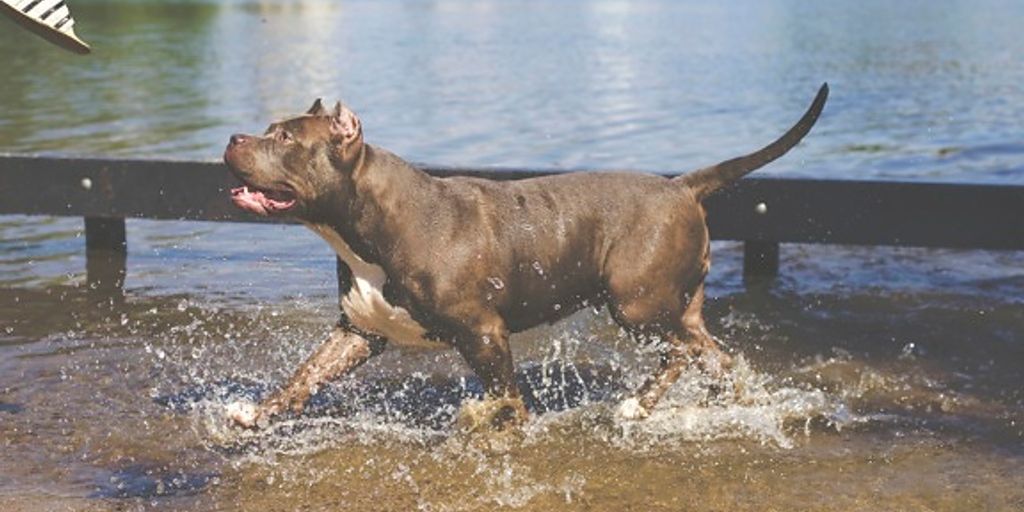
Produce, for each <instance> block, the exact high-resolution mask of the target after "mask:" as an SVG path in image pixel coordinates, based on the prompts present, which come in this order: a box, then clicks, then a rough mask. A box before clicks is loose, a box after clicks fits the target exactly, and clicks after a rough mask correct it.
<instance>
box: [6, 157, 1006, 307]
mask: <svg viewBox="0 0 1024 512" xmlns="http://www.w3.org/2000/svg"><path fill="white" fill-rule="evenodd" d="M424 168H425V169H426V171H427V172H429V173H431V174H433V175H436V176H453V175H472V176H478V177H485V178H492V179H497V180H514V179H522V178H527V177H532V176H541V175H545V174H554V173H557V172H561V171H534V170H523V169H462V168H449V167H430V166H425V167H424ZM665 175H666V176H668V175H671V173H665ZM237 185H238V182H237V181H236V180H235V179H234V178H233V177H232V176H231V174H230V172H229V171H228V169H227V168H226V167H225V166H224V164H222V163H219V162H195V161H171V160H117V159H101V158H54V157H33V156H0V214H27V215H63V216H77V217H84V218H85V227H86V229H85V232H86V248H87V255H88V258H87V261H88V262H90V263H87V267H88V275H89V281H90V282H93V283H97V284H106V285H113V286H116V287H120V285H121V283H122V282H123V280H124V255H125V254H126V250H127V247H126V243H125V224H124V219H125V218H147V219H168V220H206V221H230V222H281V221H279V220H272V219H266V218H262V217H256V216H253V215H249V214H246V213H244V212H242V211H240V210H238V209H236V208H235V207H234V206H232V204H231V202H230V201H229V200H228V198H227V191H228V189H230V188H232V187H235V186H237ZM707 208H708V222H709V224H710V229H711V235H712V237H713V238H715V239H718V240H739V241H743V242H744V274H746V275H748V276H750V277H756V276H773V275H775V274H776V273H777V272H778V266H779V243H825V244H855V245H892V246H919V247H947V248H962V249H997V250H1024V186H1021V185H968V184H945V183H920V182H892V181H847V180H810V179H772V178H746V179H743V180H741V181H740V182H739V183H738V184H737V185H736V186H734V187H732V188H730V189H727V190H725V191H723V192H721V193H719V194H718V195H715V196H712V197H711V198H710V199H709V200H708V201H707ZM92 262H96V264H95V265H94V264H92ZM111 269H113V270H111Z"/></svg>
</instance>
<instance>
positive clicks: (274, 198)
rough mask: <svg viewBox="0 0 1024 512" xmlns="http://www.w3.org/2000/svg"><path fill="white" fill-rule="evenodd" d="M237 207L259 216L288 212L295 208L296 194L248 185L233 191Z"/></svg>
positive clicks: (232, 197)
mask: <svg viewBox="0 0 1024 512" xmlns="http://www.w3.org/2000/svg"><path fill="white" fill-rule="evenodd" d="M231 200H232V201H234V203H235V206H237V207H239V208H241V209H243V210H246V211H249V212H252V213H255V214H257V215H270V214H272V213H279V212H283V211H287V210H289V209H291V208H292V207H294V206H295V194H294V193H292V192H290V191H285V190H267V189H259V188H256V187H251V186H248V185H245V186H242V187H238V188H233V189H231Z"/></svg>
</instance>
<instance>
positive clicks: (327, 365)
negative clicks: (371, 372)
mask: <svg viewBox="0 0 1024 512" xmlns="http://www.w3.org/2000/svg"><path fill="white" fill-rule="evenodd" d="M368 338H369V339H368ZM383 349H384V341H383V340H382V339H380V338H370V337H369V336H361V335H359V334H356V333H354V332H351V331H349V330H346V329H345V328H344V327H341V326H339V327H335V328H334V330H333V331H331V334H330V336H329V337H328V338H327V340H326V341H325V342H324V343H323V344H322V345H320V346H319V347H318V348H317V349H316V351H315V352H313V355H311V356H310V357H309V359H307V360H306V362H304V363H302V366H300V367H299V369H298V370H296V371H295V373H294V374H293V375H292V377H291V378H290V379H289V380H288V383H287V384H286V385H285V386H284V387H282V388H281V389H280V390H278V391H277V392H276V393H274V394H273V395H271V396H270V398H268V399H267V400H265V401H264V402H263V403H261V404H259V405H257V406H255V407H252V406H250V407H243V406H237V407H235V408H234V410H231V411H230V412H229V416H230V417H231V419H232V420H234V421H235V423H237V424H239V425H241V426H244V427H253V426H256V425H257V424H259V423H261V422H265V421H266V420H268V419H269V418H270V417H272V416H275V415H277V414H280V413H282V412H284V411H286V410H291V411H293V412H296V413H298V412H301V411H302V408H303V407H304V406H305V405H306V402H307V401H308V400H309V398H310V397H311V396H313V395H314V394H315V393H316V392H317V390H318V389H319V388H320V386H322V385H323V384H324V383H326V382H328V381H331V380H333V379H336V378H338V377H341V376H342V375H345V374H346V373H349V372H351V371H352V370H354V369H356V368H358V367H359V366H361V365H362V364H363V363H365V362H366V361H367V360H368V359H370V358H371V357H373V356H374V355H377V354H379V353H380V352H381V351H382V350H383Z"/></svg>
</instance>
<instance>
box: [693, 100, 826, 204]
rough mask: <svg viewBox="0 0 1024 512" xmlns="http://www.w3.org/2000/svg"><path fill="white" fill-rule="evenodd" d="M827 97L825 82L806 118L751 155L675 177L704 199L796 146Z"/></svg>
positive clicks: (819, 112)
mask: <svg viewBox="0 0 1024 512" xmlns="http://www.w3.org/2000/svg"><path fill="white" fill-rule="evenodd" d="M826 99H828V84H827V83H824V84H821V89H818V95H817V96H815V97H814V102H812V103H811V106H810V108H808V109H807V112H805V113H804V115H803V117H801V118H800V120H799V121H797V123H796V124H795V125H793V127H792V128H790V129H789V131H787V132H786V133H785V134H783V135H782V137H779V138H778V139H776V141H775V142H772V143H771V144H769V145H767V146H765V147H763V148H761V149H759V150H757V151H755V152H753V153H750V154H749V155H743V156H741V157H738V158H733V159H732V160H726V161H724V162H720V163H718V164H715V165H712V166H711V167H705V168H703V169H698V170H696V171H693V172H691V173H689V174H686V175H683V176H680V177H678V178H676V179H677V180H680V181H681V182H682V183H683V184H684V185H686V186H688V187H690V189H692V190H693V193H694V195H696V196H697V200H698V201H701V200H703V199H704V198H706V197H708V196H710V195H711V194H713V193H715V192H716V191H717V190H719V189H721V188H722V187H725V186H726V185H728V184H730V183H732V182H734V181H736V180H738V179H740V178H742V177H743V176H744V175H746V174H748V173H750V172H752V171H754V170H756V169H758V168H760V167H762V166H764V165H765V164H767V163H768V162H771V161H772V160H775V159H776V158H778V157H780V156H782V155H784V154H786V152H787V151H789V150H790V149H792V148H793V146H796V145H797V143H798V142H800V139H803V138H804V135H807V132H809V131H811V127H812V126H814V122H815V121H817V120H818V116H819V115H821V109H822V108H824V107H825V100H826Z"/></svg>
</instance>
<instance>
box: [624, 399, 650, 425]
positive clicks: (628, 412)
mask: <svg viewBox="0 0 1024 512" xmlns="http://www.w3.org/2000/svg"><path fill="white" fill-rule="evenodd" d="M617 412H618V416H619V417H620V418H622V419H626V420H642V419H644V418H646V417H647V416H648V415H650V414H651V413H650V412H648V411H647V408H646V407H644V406H642V405H640V399H638V398H627V399H625V400H623V401H622V403H621V404H619V409H618V411H617Z"/></svg>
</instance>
